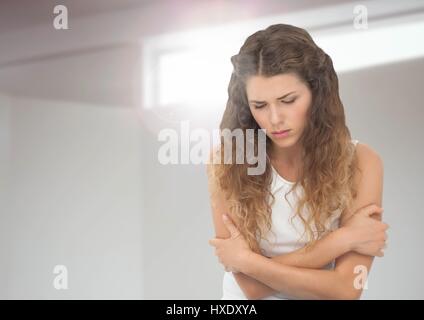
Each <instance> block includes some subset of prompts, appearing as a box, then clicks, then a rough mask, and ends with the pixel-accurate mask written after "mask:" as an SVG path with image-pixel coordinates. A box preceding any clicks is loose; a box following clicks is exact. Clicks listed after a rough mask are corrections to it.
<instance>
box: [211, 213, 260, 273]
mask: <svg viewBox="0 0 424 320" xmlns="http://www.w3.org/2000/svg"><path fill="white" fill-rule="evenodd" d="M223 221H224V224H225V226H226V227H227V229H228V231H229V232H230V234H231V236H230V237H229V238H227V239H218V238H214V239H211V240H209V244H210V245H212V246H214V247H215V255H216V256H217V257H218V259H219V262H220V263H222V264H223V265H224V267H225V270H226V271H233V272H237V271H239V270H240V269H241V268H242V266H243V264H244V263H245V261H246V259H247V258H248V256H249V255H250V254H251V253H252V250H251V249H250V247H249V245H248V243H247V241H246V239H244V237H243V236H242V234H241V233H240V231H239V230H238V229H237V228H236V226H235V225H234V223H233V222H232V221H231V219H230V217H228V216H227V215H225V214H224V215H223Z"/></svg>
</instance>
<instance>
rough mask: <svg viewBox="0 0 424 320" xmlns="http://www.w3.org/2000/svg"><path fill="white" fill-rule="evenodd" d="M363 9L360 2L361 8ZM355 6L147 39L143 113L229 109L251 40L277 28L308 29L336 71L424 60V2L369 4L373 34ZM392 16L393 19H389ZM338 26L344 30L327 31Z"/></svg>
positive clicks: (144, 55)
mask: <svg viewBox="0 0 424 320" xmlns="http://www.w3.org/2000/svg"><path fill="white" fill-rule="evenodd" d="M359 4H362V3H359V2H358V5H359ZM354 6H355V3H350V4H343V5H339V6H333V7H326V8H321V9H320V10H316V9H314V10H308V11H303V12H296V13H292V14H288V15H283V16H281V15H280V16H273V17H266V18H258V19H255V20H249V21H244V22H240V23H233V24H227V25H223V26H220V27H211V28H204V29H198V30H192V31H187V32H180V33H173V34H167V35H160V36H156V37H151V38H149V39H144V40H143V43H142V52H143V64H142V72H143V90H142V96H143V97H142V98H143V99H142V101H143V108H145V109H152V108H175V107H185V108H187V107H188V108H191V107H192V108H193V110H196V109H195V108H196V107H198V106H199V105H201V107H202V108H204V107H207V108H216V107H217V106H220V107H222V106H223V105H225V102H226V100H227V86H228V82H229V80H230V76H231V72H232V65H231V62H230V57H231V56H232V55H234V54H237V52H238V50H239V48H240V46H241V45H242V44H243V41H244V40H245V39H246V37H247V36H248V35H250V34H252V33H253V32H255V31H257V30H259V29H264V28H266V27H267V26H269V25H271V24H275V23H287V24H293V25H297V26H301V27H303V28H305V29H306V30H308V31H309V32H310V33H311V35H312V37H313V38H314V40H315V41H316V43H317V44H318V45H319V46H320V47H321V48H322V49H323V50H324V51H325V52H327V53H328V54H329V55H330V56H331V58H332V60H333V63H334V67H335V69H336V71H337V72H349V71H353V70H358V69H363V68H368V67H371V66H375V65H381V64H387V63H393V62H398V61H402V60H406V59H412V58H417V57H422V56H424V42H423V41H421V40H420V39H424V15H423V14H415V15H411V14H406V15H405V14H402V12H403V11H406V12H411V9H414V10H415V12H417V11H418V12H419V11H420V9H421V12H422V9H423V8H424V3H422V2H417V1H412V0H411V1H402V2H396V1H390V0H389V1H387V0H378V1H372V2H370V3H369V4H367V7H368V23H369V26H368V29H359V30H357V29H355V28H354V26H353V20H354V13H353V7H354ZM386 17H389V18H386ZM335 24H337V25H338V27H327V26H331V25H333V26H334V25H335Z"/></svg>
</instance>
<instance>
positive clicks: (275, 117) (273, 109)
mask: <svg viewBox="0 0 424 320" xmlns="http://www.w3.org/2000/svg"><path fill="white" fill-rule="evenodd" d="M269 110H270V113H269V117H270V119H269V120H270V122H271V124H272V125H277V124H278V123H279V122H281V120H283V119H281V118H282V116H281V114H280V113H279V110H278V108H277V106H276V105H270V108H269Z"/></svg>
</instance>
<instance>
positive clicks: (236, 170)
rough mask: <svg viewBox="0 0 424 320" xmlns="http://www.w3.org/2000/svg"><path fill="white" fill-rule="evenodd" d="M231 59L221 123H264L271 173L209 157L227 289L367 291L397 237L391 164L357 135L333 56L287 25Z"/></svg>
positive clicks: (258, 293)
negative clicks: (389, 207)
mask: <svg viewBox="0 0 424 320" xmlns="http://www.w3.org/2000/svg"><path fill="white" fill-rule="evenodd" d="M231 61H232V63H233V66H234V71H233V73H232V75H231V79H230V83H229V87H228V94H229V99H228V102H227V106H226V110H225V112H224V115H223V118H222V122H221V124H220V129H221V131H222V130H224V129H229V130H235V129H241V130H243V132H245V131H246V130H247V129H257V130H255V132H258V131H259V129H264V130H265V132H266V153H267V155H266V168H265V172H264V173H263V174H260V175H249V174H248V172H247V168H248V167H249V166H251V164H249V163H246V162H245V163H241V164H240V163H235V162H232V163H222V161H221V163H215V162H214V163H210V164H208V166H207V168H208V170H207V172H208V179H209V188H210V189H209V190H210V194H211V204H212V213H213V222H214V226H215V233H216V238H215V239H211V240H210V241H209V243H210V244H211V245H212V246H214V247H215V254H216V255H217V257H218V258H219V261H220V263H221V264H222V265H223V266H224V267H225V270H226V272H225V275H224V280H223V296H222V299H358V298H359V297H360V295H361V293H362V290H363V288H364V287H366V285H367V282H366V279H367V275H368V273H369V271H370V268H371V264H372V262H373V258H374V257H375V256H383V250H384V248H385V242H386V239H387V234H386V230H387V228H388V225H387V224H386V223H383V222H382V221H381V217H382V216H381V213H382V208H381V207H380V206H381V203H382V188H383V187H382V186H383V164H382V160H381V158H380V157H379V155H378V154H377V153H376V152H375V151H374V150H373V149H372V148H371V147H369V146H368V145H366V144H364V143H358V141H357V140H354V139H352V138H351V136H350V132H349V129H348V128H347V126H346V123H345V115H344V109H343V105H342V102H341V100H340V96H339V89H338V78H337V75H336V73H335V71H334V68H333V64H332V61H331V58H330V57H329V56H328V55H327V54H326V53H325V52H324V51H323V50H322V49H321V48H319V47H318V46H317V45H316V44H315V43H314V41H313V40H312V38H311V37H310V35H309V34H308V33H307V32H306V31H305V30H303V29H301V28H297V27H294V26H290V25H285V24H277V25H271V26H269V27H268V28H266V29H265V30H260V31H258V32H256V33H254V34H253V35H251V36H249V37H248V38H247V40H246V41H245V43H244V44H243V46H242V47H241V49H240V52H239V53H238V54H237V55H235V56H233V57H232V58H231ZM244 142H246V141H244ZM255 144H256V145H255V147H257V140H255ZM223 146H224V139H222V141H221V145H220V146H219V147H218V148H216V149H215V150H214V152H213V153H212V155H214V156H218V157H219V159H220V160H222V158H220V157H221V156H222V154H221V151H222V150H223ZM232 148H233V151H234V150H235V147H234V146H232ZM255 149H256V150H258V148H255ZM211 159H212V158H211ZM223 214H226V216H227V217H228V218H227V219H224V218H223ZM370 286H372V283H371V284H370Z"/></svg>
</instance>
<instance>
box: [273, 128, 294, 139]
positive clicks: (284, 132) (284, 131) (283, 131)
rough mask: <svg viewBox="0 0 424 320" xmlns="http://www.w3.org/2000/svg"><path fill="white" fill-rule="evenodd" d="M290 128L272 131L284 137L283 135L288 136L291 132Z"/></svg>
mask: <svg viewBox="0 0 424 320" xmlns="http://www.w3.org/2000/svg"><path fill="white" fill-rule="evenodd" d="M290 130H291V129H287V130H280V131H274V132H272V134H273V135H274V136H275V137H277V138H282V137H286V136H288V133H289V132H290Z"/></svg>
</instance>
